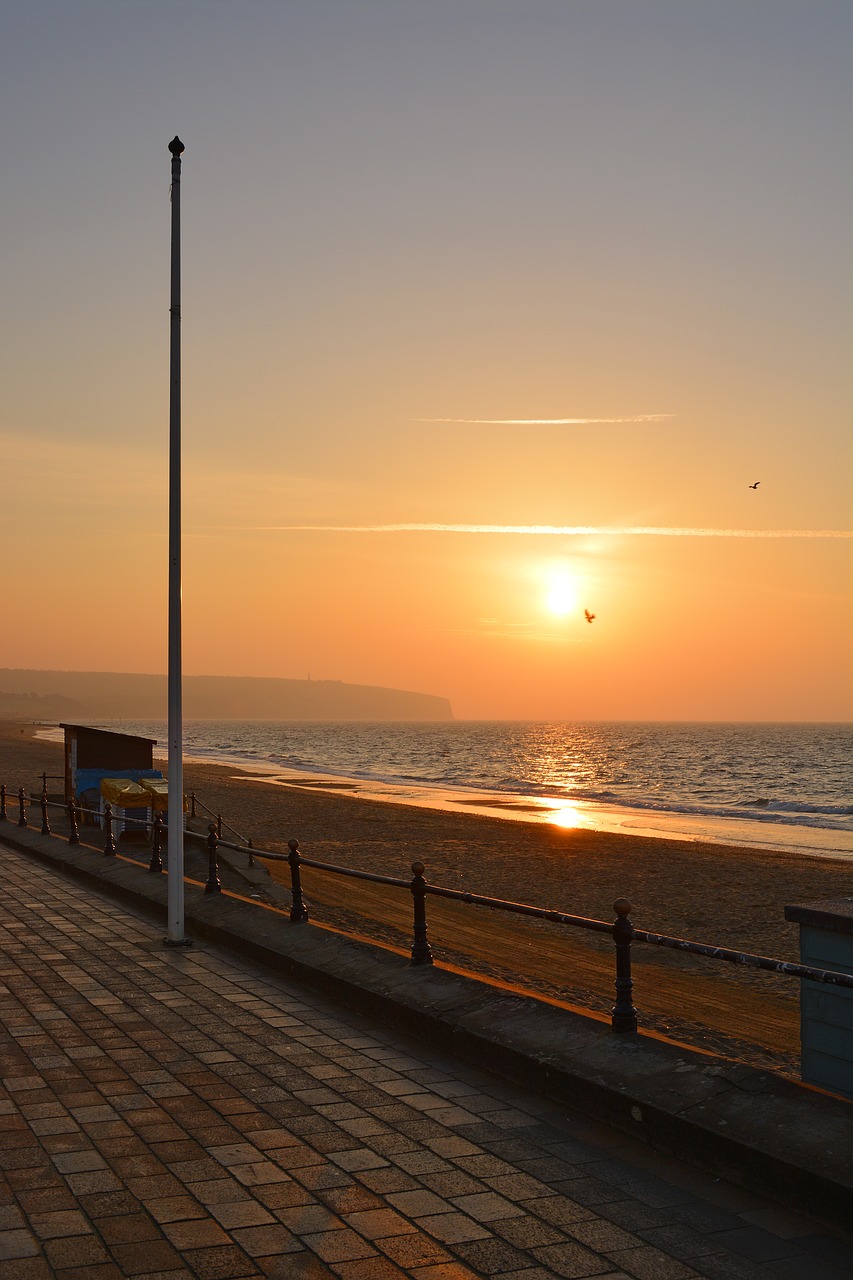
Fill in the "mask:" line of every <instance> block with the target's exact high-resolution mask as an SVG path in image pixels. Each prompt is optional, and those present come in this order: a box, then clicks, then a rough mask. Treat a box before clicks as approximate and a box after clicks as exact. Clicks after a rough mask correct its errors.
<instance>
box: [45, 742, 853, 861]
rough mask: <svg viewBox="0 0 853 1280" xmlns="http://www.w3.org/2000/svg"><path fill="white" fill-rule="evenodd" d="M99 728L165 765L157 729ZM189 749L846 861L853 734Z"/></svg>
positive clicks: (341, 787) (374, 789) (556, 818)
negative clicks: (134, 742)
mask: <svg viewBox="0 0 853 1280" xmlns="http://www.w3.org/2000/svg"><path fill="white" fill-rule="evenodd" d="M93 723H94V722H93ZM97 724H98V725H99V726H100V727H102V728H105V729H113V730H116V731H118V732H122V733H132V734H140V735H142V736H144V737H148V738H153V739H155V740H156V741H157V743H158V749H160V750H161V752H162V754H165V744H166V740H167V726H166V723H165V721H129V720H122V721H118V720H101V721H98V722H97ZM49 732H50V731H48V733H49ZM54 732H61V731H54ZM183 744H184V758H185V759H186V760H199V761H205V762H208V763H219V764H224V765H229V766H232V767H234V768H235V769H239V770H240V771H241V772H245V771H248V772H249V773H251V774H253V775H255V776H257V777H259V778H262V779H263V780H264V781H266V782H269V783H270V784H272V785H275V784H276V783H289V784H293V783H297V784H299V785H302V786H310V787H318V788H327V789H330V790H332V789H334V790H335V791H336V792H337V793H338V794H350V795H354V796H363V797H366V798H369V799H373V800H382V801H385V802H387V803H390V804H406V805H418V806H420V807H427V808H438V809H445V810H450V811H456V812H465V813H479V814H485V815H489V816H493V817H498V818H502V819H505V820H507V821H524V822H546V823H553V824H555V825H557V826H560V827H564V828H577V829H591V830H598V831H609V832H621V833H627V834H633V835H642V836H651V837H658V838H670V839H681V840H692V841H706V842H710V843H715V844H728V845H739V846H746V847H753V848H759V849H763V850H766V851H774V850H776V851H784V852H795V853H800V854H802V855H804V856H811V857H825V858H826V857H828V858H844V859H849V860H853V767H851V762H853V752H852V751H851V747H853V725H850V724H825V723H823V724H800V723H797V724H781V723H779V724H773V723H755V724H747V723H704V722H703V723H687V722H682V721H678V722H634V721H625V722H618V721H579V722H574V723H573V722H554V723H549V722H541V721H484V720H483V721H473V720H468V721H466V720H456V721H449V722H445V721H442V722H421V721H418V722H406V723H402V722H399V723H363V722H350V721H347V722H344V723H330V722H327V721H324V722H322V723H320V722H304V721H256V720H252V721H239V720H228V721H213V720H194V721H187V722H185V723H184V726H183ZM155 753H156V751H155Z"/></svg>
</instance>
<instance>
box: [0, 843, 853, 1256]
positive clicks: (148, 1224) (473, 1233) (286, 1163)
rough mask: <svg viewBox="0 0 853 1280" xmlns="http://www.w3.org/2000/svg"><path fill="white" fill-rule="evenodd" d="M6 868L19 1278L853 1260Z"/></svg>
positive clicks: (368, 1027) (9, 1189)
mask: <svg viewBox="0 0 853 1280" xmlns="http://www.w3.org/2000/svg"><path fill="white" fill-rule="evenodd" d="M0 867H2V877H3V878H2V885H3V893H2V897H1V898H0V984H2V985H0V1013H1V1014H2V1024H3V1025H2V1032H0V1036H2V1090H0V1153H2V1159H0V1166H2V1199H0V1280H47V1278H48V1277H57V1280H119V1278H120V1277H125V1276H129V1277H134V1278H135V1280H155V1277H156V1280H190V1278H191V1277H198V1278H199V1280H220V1278H221V1280H230V1278H231V1277H235V1278H237V1277H243V1276H261V1275H270V1276H273V1277H275V1278H276V1280H290V1278H292V1280H320V1277H339V1278H340V1280H403V1278H404V1277H416V1278H417V1280H465V1278H466V1277H481V1276H488V1277H493V1276H494V1277H502V1278H503V1280H549V1278H550V1277H586V1276H596V1277H602V1280H617V1277H626V1276H632V1277H637V1278H638V1280H682V1278H687V1277H691V1276H705V1277H710V1278H714V1280H716V1278H719V1280H724V1278H725V1280H729V1278H730V1280H758V1277H762V1278H763V1280H771V1278H776V1277H779V1278H780V1280H841V1278H842V1277H844V1276H848V1275H849V1269H846V1268H845V1265H844V1264H845V1263H846V1262H847V1260H848V1259H849V1257H850V1244H851V1241H850V1240H849V1239H848V1240H846V1241H845V1240H844V1239H842V1238H840V1237H839V1236H837V1235H833V1234H830V1233H829V1232H827V1231H825V1230H823V1229H822V1228H821V1227H819V1226H816V1225H815V1224H814V1223H811V1222H809V1221H807V1220H803V1219H799V1218H798V1217H797V1216H796V1215H795V1214H793V1213H790V1214H789V1213H786V1212H785V1211H784V1210H782V1209H779V1208H774V1207H772V1206H770V1205H768V1204H765V1203H763V1202H762V1201H760V1200H759V1199H757V1198H756V1197H755V1196H753V1195H750V1194H748V1193H747V1192H744V1191H739V1190H737V1189H734V1188H731V1187H727V1186H725V1185H724V1184H722V1183H719V1182H714V1181H712V1180H711V1179H708V1178H705V1177H703V1176H702V1175H700V1174H697V1173H695V1172H692V1171H690V1170H688V1169H686V1168H684V1167H682V1166H680V1165H678V1164H677V1163H676V1162H674V1161H668V1160H665V1159H663V1158H661V1157H660V1156H655V1155H653V1154H652V1153H650V1152H648V1151H647V1150H645V1149H644V1148H641V1147H635V1146H633V1145H631V1144H630V1143H628V1141H627V1140H626V1139H625V1138H624V1137H622V1136H620V1135H618V1134H615V1133H614V1132H612V1131H609V1130H607V1129H604V1128H601V1127H598V1126H595V1125H590V1124H586V1123H584V1122H583V1121H582V1120H579V1119H577V1118H573V1117H567V1116H566V1114H565V1112H564V1111H563V1110H561V1109H559V1108H557V1107H555V1106H554V1105H552V1104H550V1103H548V1102H545V1101H542V1100H540V1099H537V1098H535V1097H532V1096H527V1095H525V1094H523V1093H522V1092H520V1091H519V1090H517V1089H514V1088H510V1087H505V1086H503V1085H502V1084H501V1083H500V1082H499V1081H497V1080H495V1079H494V1078H492V1077H490V1076H487V1075H485V1074H479V1073H478V1072H477V1071H476V1070H474V1069H472V1068H471V1067H468V1066H462V1065H460V1064H459V1063H457V1062H455V1061H454V1060H453V1059H450V1058H447V1057H444V1056H442V1055H438V1054H436V1053H433V1052H431V1051H430V1050H429V1049H428V1048H425V1047H422V1046H413V1044H412V1043H410V1042H404V1041H402V1040H401V1039H398V1038H397V1037H396V1036H395V1035H394V1034H393V1033H392V1032H389V1031H387V1030H386V1029H384V1028H382V1027H379V1026H377V1025H373V1024H370V1023H368V1022H367V1021H366V1020H365V1019H363V1018H360V1017H352V1016H349V1015H348V1014H347V1012H346V1010H342V1009H341V1008H339V1007H336V1006H333V1005H331V1004H329V1003H325V1002H324V1001H323V1000H322V999H320V998H318V997H317V996H315V995H314V994H313V993H311V994H306V993H305V992H304V991H301V990H299V989H298V988H296V987H293V986H290V985H288V984H286V983H282V982H279V981H278V980H277V979H275V978H274V977H273V976H271V975H270V974H267V973H265V972H262V971H260V970H255V969H252V968H251V966H249V965H247V964H245V963H243V962H235V961H233V960H230V959H228V958H227V957H225V956H224V955H223V954H222V953H218V952H216V951H215V950H214V949H212V948H210V947H207V946H198V945H197V946H194V947H193V948H191V949H189V950H186V951H185V950H182V949H179V950H175V949H170V948H166V947H164V946H163V937H162V935H163V930H162V929H161V928H157V927H156V926H153V925H151V924H150V923H148V922H146V921H144V920H142V919H141V918H137V917H135V916H134V915H132V914H130V913H129V912H128V911H126V910H125V909H124V908H122V907H119V906H116V905H114V904H113V903H111V902H110V901H108V900H107V899H104V898H100V897H97V896H95V895H93V894H91V893H89V892H85V891H83V890H81V889H79V888H78V887H76V886H75V885H73V884H70V883H69V882H68V881H67V880H65V879H63V878H61V877H59V876H57V875H56V874H55V873H54V872H52V871H50V870H47V869H44V868H43V867H40V866H39V865H37V864H35V863H33V862H30V861H28V860H27V859H26V858H25V857H23V856H22V855H20V854H18V853H15V852H13V851H11V850H9V849H6V848H4V847H3V846H2V845H0Z"/></svg>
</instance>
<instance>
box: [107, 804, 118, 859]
mask: <svg viewBox="0 0 853 1280" xmlns="http://www.w3.org/2000/svg"><path fill="white" fill-rule="evenodd" d="M104 830H105V831H106V833H107V838H106V840H105V841H104V857H105V858H114V857H115V856H116V842H115V840H114V839H113V807H112V805H111V804H105V805H104Z"/></svg>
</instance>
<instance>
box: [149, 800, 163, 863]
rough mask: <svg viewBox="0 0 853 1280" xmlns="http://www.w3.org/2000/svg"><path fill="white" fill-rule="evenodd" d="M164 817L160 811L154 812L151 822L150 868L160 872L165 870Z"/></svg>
mask: <svg viewBox="0 0 853 1280" xmlns="http://www.w3.org/2000/svg"><path fill="white" fill-rule="evenodd" d="M162 850H163V819H162V818H161V817H160V815H159V813H155V814H154V821H153V822H152V824H151V861H150V862H149V864H148V870H149V871H153V872H155V873H159V872H161V871H162V870H163V852H162Z"/></svg>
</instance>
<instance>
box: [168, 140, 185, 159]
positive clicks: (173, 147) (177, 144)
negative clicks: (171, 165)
mask: <svg viewBox="0 0 853 1280" xmlns="http://www.w3.org/2000/svg"><path fill="white" fill-rule="evenodd" d="M169 150H170V151H171V153H172V155H173V156H174V157H175V159H176V160H177V158H178V156H179V155H181V154H182V153H183V152H184V151H186V147H185V146H184V144H183V143H182V142H181V140H180V138H179V137H178V135H177V134H175V136H174V138H173V139H172V141H171V142H170V143H169Z"/></svg>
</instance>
